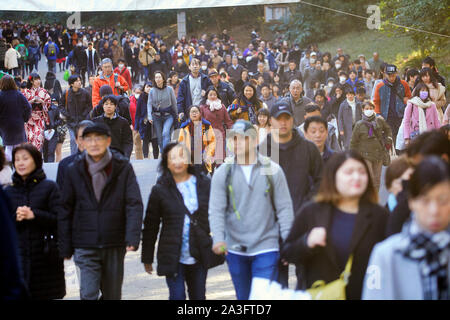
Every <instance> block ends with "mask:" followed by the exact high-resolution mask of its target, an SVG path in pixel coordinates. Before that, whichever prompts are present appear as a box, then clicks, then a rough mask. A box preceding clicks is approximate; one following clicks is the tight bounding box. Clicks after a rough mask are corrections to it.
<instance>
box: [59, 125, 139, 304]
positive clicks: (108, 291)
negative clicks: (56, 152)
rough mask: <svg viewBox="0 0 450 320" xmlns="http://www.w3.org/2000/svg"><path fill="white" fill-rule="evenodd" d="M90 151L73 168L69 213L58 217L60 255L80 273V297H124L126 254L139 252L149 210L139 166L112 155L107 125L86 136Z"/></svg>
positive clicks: (67, 185) (67, 184)
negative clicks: (136, 168) (136, 170)
mask: <svg viewBox="0 0 450 320" xmlns="http://www.w3.org/2000/svg"><path fill="white" fill-rule="evenodd" d="M83 141H84V146H85V147H86V151H85V152H83V154H81V155H79V156H77V157H76V158H75V160H74V161H73V163H72V164H71V165H69V167H68V168H67V174H66V178H65V181H64V187H63V192H62V194H63V203H64V209H63V210H61V212H60V214H59V215H58V231H59V251H60V254H61V256H62V257H64V258H66V259H70V258H71V257H72V255H73V256H74V261H75V264H76V265H77V266H78V267H79V268H80V273H81V282H80V298H81V299H82V300H88V299H89V300H97V299H98V297H99V292H100V290H101V293H102V298H103V299H105V300H119V299H121V295H122V282H123V276H124V259H125V253H126V251H136V250H137V249H138V247H139V242H140V236H141V226H142V215H143V205H142V199H141V193H140V190H139V185H138V183H137V180H136V175H135V173H134V171H133V167H132V166H131V164H130V162H129V161H128V159H127V158H125V157H124V156H122V155H121V154H120V153H118V152H116V151H114V150H110V149H109V146H110V145H111V132H110V130H109V128H108V127H107V126H106V125H104V124H96V125H94V126H91V127H87V128H85V129H84V131H83Z"/></svg>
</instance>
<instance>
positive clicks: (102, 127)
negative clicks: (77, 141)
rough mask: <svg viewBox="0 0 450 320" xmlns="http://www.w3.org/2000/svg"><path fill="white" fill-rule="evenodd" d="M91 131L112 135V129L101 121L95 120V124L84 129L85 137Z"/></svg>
mask: <svg viewBox="0 0 450 320" xmlns="http://www.w3.org/2000/svg"><path fill="white" fill-rule="evenodd" d="M89 133H98V134H101V135H104V136H108V137H111V131H110V130H109V127H108V126H107V125H106V124H104V123H101V122H95V123H94V125H93V126H90V127H86V129H84V130H83V138H84V137H85V136H87V135H88V134H89Z"/></svg>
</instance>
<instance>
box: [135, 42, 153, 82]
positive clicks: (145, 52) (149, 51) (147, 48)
mask: <svg viewBox="0 0 450 320" xmlns="http://www.w3.org/2000/svg"><path fill="white" fill-rule="evenodd" d="M155 55H156V50H155V48H153V46H152V44H151V42H150V41H145V44H144V48H142V50H141V51H140V52H139V61H140V62H141V65H142V67H143V69H144V75H145V80H144V81H148V79H149V74H148V68H149V65H150V63H152V62H153V60H154V59H155ZM150 79H152V77H151V76H150Z"/></svg>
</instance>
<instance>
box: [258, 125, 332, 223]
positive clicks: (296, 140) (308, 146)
mask: <svg viewBox="0 0 450 320" xmlns="http://www.w3.org/2000/svg"><path fill="white" fill-rule="evenodd" d="M292 133H293V137H292V140H291V141H289V142H288V143H286V144H282V145H279V144H277V143H276V142H275V141H273V139H272V134H269V135H268V136H267V139H266V140H265V141H263V142H262V143H261V144H260V146H259V152H260V153H264V152H267V153H268V154H267V155H268V156H271V157H272V154H271V150H272V149H274V148H275V149H274V150H278V152H279V154H278V159H276V157H275V155H273V156H274V157H273V161H276V160H277V162H278V164H279V165H280V167H281V168H282V169H283V172H284V174H285V176H286V180H287V183H288V186H289V193H290V194H291V198H292V202H293V206H294V214H295V215H297V214H298V213H299V210H300V208H301V206H302V205H303V204H304V203H305V202H307V201H309V200H311V199H312V197H313V196H314V195H315V194H316V193H317V190H319V185H320V180H321V177H322V169H323V162H322V157H321V156H320V152H319V150H318V149H317V147H316V145H315V144H314V143H312V142H311V141H309V140H306V139H304V138H303V137H301V136H300V134H299V132H298V130H296V129H294V130H293V131H292ZM272 144H274V145H272ZM266 150H267V151H266ZM263 155H264V154H263ZM306 181H307V183H305V182H306Z"/></svg>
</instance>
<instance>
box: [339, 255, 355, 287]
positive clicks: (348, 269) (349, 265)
mask: <svg viewBox="0 0 450 320" xmlns="http://www.w3.org/2000/svg"><path fill="white" fill-rule="evenodd" d="M352 264H353V253H352V254H351V255H350V257H349V258H348V260H347V264H346V265H345V269H344V271H343V272H342V273H341V279H342V280H344V281H345V283H348V279H349V278H350V275H351V270H352Z"/></svg>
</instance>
